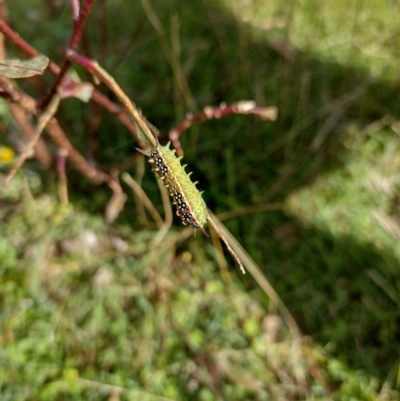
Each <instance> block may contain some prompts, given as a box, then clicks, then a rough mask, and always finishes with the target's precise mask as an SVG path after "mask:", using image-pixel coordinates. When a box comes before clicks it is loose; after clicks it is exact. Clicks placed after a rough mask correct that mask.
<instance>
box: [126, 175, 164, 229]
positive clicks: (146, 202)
mask: <svg viewBox="0 0 400 401" xmlns="http://www.w3.org/2000/svg"><path fill="white" fill-rule="evenodd" d="M122 179H123V180H124V181H125V183H126V184H127V185H129V186H130V187H131V189H132V191H133V192H134V193H135V194H136V195H137V196H138V198H139V199H140V200H141V202H142V203H143V205H144V206H145V208H146V209H147V210H148V212H149V213H150V215H151V217H152V218H153V220H154V221H155V223H156V224H157V226H158V227H159V228H160V227H161V226H162V225H163V223H164V222H163V219H162V218H161V216H160V213H158V211H157V209H156V208H155V207H154V205H153V203H152V202H151V200H150V199H149V198H148V196H147V195H146V192H144V191H143V189H142V187H141V186H140V185H139V184H138V183H137V182H136V181H135V180H134V179H133V178H132V177H131V176H130V175H129V174H128V173H123V174H122Z"/></svg>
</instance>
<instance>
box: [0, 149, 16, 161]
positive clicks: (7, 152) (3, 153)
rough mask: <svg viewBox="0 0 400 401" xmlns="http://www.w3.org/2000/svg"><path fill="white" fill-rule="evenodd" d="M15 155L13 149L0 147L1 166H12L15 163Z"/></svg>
mask: <svg viewBox="0 0 400 401" xmlns="http://www.w3.org/2000/svg"><path fill="white" fill-rule="evenodd" d="M14 159H15V153H14V151H13V150H12V149H10V148H7V147H6V146H0V165H1V164H11V163H13V162H14Z"/></svg>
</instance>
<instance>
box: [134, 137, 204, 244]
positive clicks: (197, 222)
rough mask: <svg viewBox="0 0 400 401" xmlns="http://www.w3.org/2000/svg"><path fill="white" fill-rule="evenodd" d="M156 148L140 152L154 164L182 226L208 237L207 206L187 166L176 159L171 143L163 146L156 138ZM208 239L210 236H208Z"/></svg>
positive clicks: (178, 158)
mask: <svg viewBox="0 0 400 401" xmlns="http://www.w3.org/2000/svg"><path fill="white" fill-rule="evenodd" d="M156 141H157V142H156V146H155V147H154V148H152V149H151V150H150V152H145V151H143V150H141V149H137V150H138V151H139V152H141V153H143V154H144V155H146V156H149V157H150V159H149V163H153V164H154V170H155V171H156V173H157V174H158V175H159V176H160V178H161V179H162V180H163V182H164V185H165V186H166V187H167V188H168V192H169V194H170V196H171V198H172V199H173V202H172V203H173V204H175V205H176V214H177V215H178V216H179V217H180V218H181V220H182V224H184V225H190V226H191V227H192V228H193V231H194V235H196V230H198V229H199V230H200V231H201V232H202V233H203V234H205V235H207V233H206V231H205V230H204V225H205V224H206V222H207V206H206V204H205V202H204V200H203V198H202V196H201V194H202V193H201V192H200V191H199V190H198V189H197V188H196V184H197V182H196V183H193V182H192V180H191V179H190V174H191V173H189V174H187V173H186V171H185V167H186V165H185V166H182V165H181V162H180V159H182V157H176V155H175V150H171V149H170V148H169V146H170V143H169V142H168V144H167V145H166V146H161V145H160V144H159V143H158V139H157V137H156ZM207 237H208V235H207Z"/></svg>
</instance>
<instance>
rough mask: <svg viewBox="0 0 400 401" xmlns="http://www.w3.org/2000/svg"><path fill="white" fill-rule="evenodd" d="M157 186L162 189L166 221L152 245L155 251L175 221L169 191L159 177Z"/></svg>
mask: <svg viewBox="0 0 400 401" xmlns="http://www.w3.org/2000/svg"><path fill="white" fill-rule="evenodd" d="M157 184H158V188H159V189H160V193H161V199H162V203H163V206H164V213H165V221H164V223H163V225H162V226H161V227H160V229H159V230H158V233H157V235H156V236H155V238H154V240H153V244H152V248H153V249H157V248H158V246H159V245H160V244H161V242H162V240H163V238H164V237H165V235H166V234H167V232H168V231H169V229H170V228H171V225H172V219H173V213H172V207H171V202H170V200H169V193H168V190H167V188H166V187H165V185H164V183H163V181H162V180H161V179H160V178H158V177H157Z"/></svg>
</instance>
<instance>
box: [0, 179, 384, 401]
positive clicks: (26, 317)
mask: <svg viewBox="0 0 400 401" xmlns="http://www.w3.org/2000/svg"><path fill="white" fill-rule="evenodd" d="M12 186H13V187H14V189H18V190H19V192H20V193H22V194H23V193H24V192H25V193H27V191H28V187H27V186H26V182H25V181H24V179H23V177H21V175H20V176H17V177H16V178H15V179H14V180H13V184H12ZM0 201H1V202H2V204H3V212H4V218H3V222H5V223H7V224H5V225H3V227H4V228H5V229H4V230H2V231H1V233H0V244H1V246H0V258H1V259H0V260H1V262H2V263H1V266H2V273H1V276H0V277H1V285H0V302H1V308H0V327H1V331H0V343H1V347H0V395H1V399H2V400H5V401H6V400H16V399H18V400H43V401H51V400H58V399H60V398H67V399H69V400H81V399H85V400H102V399H104V400H107V399H110V397H111V395H112V394H118V395H119V396H121V397H122V398H121V399H123V400H124V399H127V400H128V399H136V398H137V397H140V399H145V400H147V399H148V400H168V399H175V400H176V399H180V400H190V399H193V398H195V399H200V400H216V399H218V398H220V397H222V396H224V397H227V398H228V399H230V400H243V399H254V400H274V399H278V398H282V397H283V398H284V399H289V398H293V397H294V398H302V399H304V398H305V399H316V397H320V396H323V397H324V399H326V400H329V399H332V400H334V399H340V400H342V399H349V400H350V399H354V397H355V396H357V399H360V400H370V399H375V398H376V396H377V391H378V389H379V386H378V381H377V380H376V379H374V378H370V377H369V376H368V375H366V374H363V373H361V372H354V371H352V370H351V369H350V368H348V367H346V365H344V364H343V363H339V362H338V361H336V360H335V359H333V358H328V357H327V355H325V353H324V352H322V351H321V350H319V349H318V347H317V346H314V345H312V344H308V345H307V344H306V343H305V342H304V343H303V344H302V345H301V343H299V342H298V341H297V340H294V339H293V337H292V335H291V334H290V332H289V331H288V329H287V328H286V326H285V324H284V322H283V321H282V320H281V319H280V318H279V317H278V316H276V315H273V314H266V312H265V310H264V309H263V307H262V306H261V305H260V304H259V302H257V301H256V300H255V299H254V297H252V296H250V295H248V294H245V293H243V291H242V290H241V289H240V287H239V286H237V285H236V284H233V283H231V282H229V281H228V282H224V281H223V280H222V278H221V275H220V274H219V272H214V269H213V262H212V261H211V260H208V259H206V258H205V256H204V254H203V252H202V251H201V250H200V249H199V247H198V246H197V245H196V242H192V244H191V247H190V248H189V249H187V250H185V251H184V252H183V253H180V254H178V255H175V254H174V252H175V251H174V247H173V246H168V247H163V248H161V249H157V250H152V249H151V239H152V237H154V236H155V234H156V233H154V234H151V235H150V237H149V233H147V234H145V233H141V232H137V231H136V232H133V231H130V230H128V229H124V230H123V231H120V230H115V229H110V228H109V227H107V226H106V225H105V224H104V223H102V222H101V221H99V219H97V218H94V217H91V216H89V215H87V214H86V213H84V212H81V211H78V210H76V209H74V208H72V207H60V206H58V205H57V204H56V203H55V202H54V201H53V199H51V198H50V197H48V196H32V194H30V196H27V197H25V199H18V200H16V199H15V198H14V196H13V191H12V190H11V189H7V191H3V192H2V194H1V197H0ZM15 210H18V213H15ZM15 227H18V228H19V229H18V230H16V229H15ZM21 233H23V234H21ZM146 235H147V239H145V238H146ZM176 237H177V235H176V234H175V233H174V232H171V233H170V234H169V241H172V242H173V241H174V238H176ZM121 242H126V243H127V244H129V246H128V247H127V248H125V251H124V252H122V253H121V251H120V247H118V245H116V244H121ZM144 254H146V255H147V256H143V255H144ZM155 255H157V258H155ZM156 261H157V262H156ZM155 262H156V263H155ZM311 372H313V373H311ZM352 397H353V398H352Z"/></svg>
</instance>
